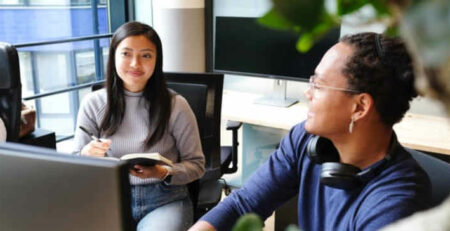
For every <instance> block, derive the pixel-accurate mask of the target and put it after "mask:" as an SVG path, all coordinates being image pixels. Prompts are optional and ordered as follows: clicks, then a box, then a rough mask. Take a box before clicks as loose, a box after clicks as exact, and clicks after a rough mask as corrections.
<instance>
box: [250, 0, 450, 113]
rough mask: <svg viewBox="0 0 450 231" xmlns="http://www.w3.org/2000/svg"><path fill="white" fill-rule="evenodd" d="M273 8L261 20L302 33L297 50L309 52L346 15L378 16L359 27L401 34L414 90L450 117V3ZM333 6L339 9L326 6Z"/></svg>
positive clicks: (421, 0)
mask: <svg viewBox="0 0 450 231" xmlns="http://www.w3.org/2000/svg"><path fill="white" fill-rule="evenodd" d="M272 3H273V7H272V9H271V10H270V11H269V12H267V13H266V14H265V15H264V16H263V17H261V18H260V19H259V22H260V23H262V24H263V25H266V26H267V27H270V28H272V29H278V30H291V31H295V32H297V33H299V39H298V41H297V45H296V46H297V49H298V50H299V51H300V52H306V51H308V50H309V49H310V48H311V47H312V46H313V45H314V42H315V41H317V40H319V39H320V38H321V37H322V36H323V35H324V34H325V33H326V32H328V31H329V30H330V29H331V28H333V27H336V26H339V25H340V24H341V22H342V17H344V16H347V15H352V14H354V13H356V12H358V11H359V10H360V9H361V8H363V7H372V8H373V9H374V11H375V14H374V16H373V17H372V18H370V19H369V20H368V21H364V22H360V24H361V25H364V24H371V23H374V22H378V23H382V24H384V25H385V26H386V28H387V29H386V31H385V33H386V34H389V35H394V36H395V35H397V36H401V37H402V38H403V39H404V40H405V41H406V43H407V45H408V48H409V50H410V52H411V54H412V55H413V57H414V61H415V63H416V65H415V67H416V70H415V71H416V76H417V81H416V83H417V84H416V86H417V88H418V90H419V91H420V92H422V93H424V94H426V95H428V96H431V97H434V98H437V99H439V100H440V101H441V102H443V103H444V105H445V106H446V109H447V112H448V113H449V114H450V0H329V1H328V0H272ZM328 3H333V4H331V5H334V6H335V7H327V4H328Z"/></svg>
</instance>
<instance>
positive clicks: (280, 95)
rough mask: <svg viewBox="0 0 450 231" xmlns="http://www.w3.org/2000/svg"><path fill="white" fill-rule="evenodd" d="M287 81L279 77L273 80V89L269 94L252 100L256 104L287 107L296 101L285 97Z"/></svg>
mask: <svg viewBox="0 0 450 231" xmlns="http://www.w3.org/2000/svg"><path fill="white" fill-rule="evenodd" d="M286 88H287V81H286V80H281V79H275V80H273V91H272V93H271V94H270V95H268V96H264V97H262V98H258V99H256V100H255V101H254V103H256V104H263V105H270V106H277V107H289V106H291V105H292V104H295V103H297V102H298V100H297V99H294V98H287V97H286Z"/></svg>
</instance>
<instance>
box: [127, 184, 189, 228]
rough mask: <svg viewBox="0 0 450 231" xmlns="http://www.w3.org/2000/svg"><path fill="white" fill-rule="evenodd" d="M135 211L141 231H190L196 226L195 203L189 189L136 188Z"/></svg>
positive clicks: (134, 194) (134, 197) (133, 204)
mask: <svg viewBox="0 0 450 231" xmlns="http://www.w3.org/2000/svg"><path fill="white" fill-rule="evenodd" d="M131 209H132V213H133V218H134V220H135V221H136V223H137V224H138V225H137V230H138V231H141V230H142V231H143V230H146V231H153V230H155V231H156V230H158V231H160V230H171V231H172V230H173V231H177V230H187V229H188V228H189V227H190V226H191V225H192V220H193V208H192V202H191V200H190V198H189V194H188V190H187V187H186V186H185V185H181V186H179V185H166V184H164V183H156V184H146V185H133V186H131Z"/></svg>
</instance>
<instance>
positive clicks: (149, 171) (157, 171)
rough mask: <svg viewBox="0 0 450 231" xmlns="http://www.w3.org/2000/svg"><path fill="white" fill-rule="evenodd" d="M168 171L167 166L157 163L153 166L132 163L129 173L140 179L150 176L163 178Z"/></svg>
mask: <svg viewBox="0 0 450 231" xmlns="http://www.w3.org/2000/svg"><path fill="white" fill-rule="evenodd" d="M168 171H169V170H167V168H164V167H163V166H162V165H159V164H156V165H154V166H142V165H134V166H133V168H131V169H130V174H131V175H133V176H137V177H139V178H142V179H145V178H150V177H154V178H158V179H163V178H164V177H165V176H166V175H167V172H168Z"/></svg>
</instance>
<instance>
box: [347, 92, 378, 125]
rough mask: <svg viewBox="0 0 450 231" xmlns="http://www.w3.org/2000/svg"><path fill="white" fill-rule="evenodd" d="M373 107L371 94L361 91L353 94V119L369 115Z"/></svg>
mask: <svg viewBox="0 0 450 231" xmlns="http://www.w3.org/2000/svg"><path fill="white" fill-rule="evenodd" d="M373 107H374V100H373V98H372V96H371V95H369V94H367V93H361V94H358V95H355V96H354V105H353V113H352V118H353V120H355V121H357V120H360V119H362V118H365V117H367V116H369V114H370V113H371V111H372V110H373Z"/></svg>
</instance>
